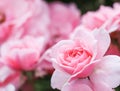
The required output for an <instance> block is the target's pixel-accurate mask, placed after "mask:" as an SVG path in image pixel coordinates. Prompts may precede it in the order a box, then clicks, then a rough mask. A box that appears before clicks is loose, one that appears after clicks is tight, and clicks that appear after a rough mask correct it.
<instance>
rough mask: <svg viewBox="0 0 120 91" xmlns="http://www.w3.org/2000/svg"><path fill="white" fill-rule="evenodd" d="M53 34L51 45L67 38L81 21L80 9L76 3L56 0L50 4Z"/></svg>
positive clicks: (50, 27) (51, 33)
mask: <svg viewBox="0 0 120 91" xmlns="http://www.w3.org/2000/svg"><path fill="white" fill-rule="evenodd" d="M49 12H50V26H49V31H48V32H49V33H50V35H51V39H50V42H51V43H50V45H53V44H54V43H57V42H58V41H60V40H62V39H67V38H68V37H69V34H70V33H71V32H72V31H73V29H74V28H75V27H76V26H77V25H78V24H79V23H80V11H79V10H78V9H77V7H76V6H75V5H74V4H69V5H66V4H63V3H60V2H54V3H50V4H49Z"/></svg>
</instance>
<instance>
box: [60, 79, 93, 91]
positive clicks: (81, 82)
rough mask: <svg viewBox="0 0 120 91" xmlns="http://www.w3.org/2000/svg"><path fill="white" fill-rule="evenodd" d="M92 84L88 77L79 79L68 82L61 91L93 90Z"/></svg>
mask: <svg viewBox="0 0 120 91" xmlns="http://www.w3.org/2000/svg"><path fill="white" fill-rule="evenodd" d="M91 86H92V84H91V83H90V81H89V80H88V79H78V80H73V81H72V82H70V83H66V84H65V85H64V87H63V88H62V90H61V91H93V90H92V87H91Z"/></svg>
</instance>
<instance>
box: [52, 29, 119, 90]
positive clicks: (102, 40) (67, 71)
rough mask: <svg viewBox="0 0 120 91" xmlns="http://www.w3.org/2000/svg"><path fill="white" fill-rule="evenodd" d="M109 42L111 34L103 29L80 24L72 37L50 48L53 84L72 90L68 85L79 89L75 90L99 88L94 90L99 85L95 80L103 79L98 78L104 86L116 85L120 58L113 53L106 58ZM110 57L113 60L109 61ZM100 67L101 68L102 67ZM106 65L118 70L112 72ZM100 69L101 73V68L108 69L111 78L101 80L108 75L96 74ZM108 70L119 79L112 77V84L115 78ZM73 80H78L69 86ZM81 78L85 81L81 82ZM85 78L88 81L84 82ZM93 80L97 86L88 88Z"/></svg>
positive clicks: (112, 86)
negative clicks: (91, 30)
mask: <svg viewBox="0 0 120 91" xmlns="http://www.w3.org/2000/svg"><path fill="white" fill-rule="evenodd" d="M109 45H110V37H109V34H108V33H107V32H106V31H105V30H104V29H99V30H94V31H93V32H88V31H86V30H83V29H82V28H81V27H78V28H77V29H76V30H75V32H73V34H72V35H71V39H70V40H62V41H60V42H58V43H57V44H56V45H55V46H53V48H52V49H51V55H52V61H53V66H54V68H55V71H54V73H53V76H52V80H51V85H52V87H53V88H58V89H60V90H62V91H70V90H66V85H68V87H70V88H71V87H72V88H76V90H75V91H100V90H93V89H98V88H97V86H99V85H97V83H96V80H94V79H99V78H100V79H101V80H98V83H99V84H100V86H101V87H102V88H106V89H111V88H114V87H117V86H118V83H119V82H118V81H120V80H119V79H120V77H118V75H117V73H116V70H117V71H118V72H119V71H120V70H119V69H116V67H118V66H120V58H119V57H117V56H113V55H112V56H106V57H104V54H105V53H106V51H107V49H108V47H109ZM109 60H110V62H108V61H109ZM114 61H115V63H114ZM107 62H108V64H107ZM109 63H110V65H109ZM112 63H114V64H115V65H116V67H115V65H113V66H112V65H111V64H112ZM117 63H118V64H117ZM102 65H104V66H103V67H102ZM99 66H100V67H101V68H99ZM107 67H108V68H109V67H112V68H113V69H115V71H114V70H113V71H112V70H111V69H108V70H107V69H106V68H107ZM97 69H98V72H99V70H102V71H105V72H106V74H107V77H108V79H106V81H105V82H104V80H103V81H102V77H103V76H104V75H105V73H104V72H103V73H101V74H103V76H102V75H101V74H100V76H99V73H96V72H97ZM107 72H108V73H107ZM109 72H111V73H110V74H111V75H115V76H117V78H115V79H113V80H112V81H113V82H114V81H115V82H114V83H113V84H110V83H112V81H111V80H110V78H111V79H112V76H109V75H108V74H109ZM98 76H99V78H98ZM109 77H110V78H109ZM92 78H94V79H92ZM103 78H106V77H103ZM113 78H114V77H113ZM74 80H78V81H77V83H74V84H77V85H70V84H72V83H71V82H73V81H74ZM79 80H81V81H82V82H81V81H80V82H79ZM83 80H85V82H84V83H83ZM87 80H88V82H87ZM117 80H118V81H117ZM101 81H102V82H101ZM107 81H109V82H107ZM91 83H92V84H94V85H91V86H90V87H89V85H90V84H91ZM104 83H105V84H106V85H108V87H106V85H105V86H104ZM79 84H83V85H82V86H84V84H86V85H85V87H83V89H80V87H81V86H79ZM74 86H76V87H74ZM68 87H67V88H68ZM64 89H65V90H64ZM85 89H89V90H85ZM71 91H73V89H71ZM105 91H111V90H105Z"/></svg>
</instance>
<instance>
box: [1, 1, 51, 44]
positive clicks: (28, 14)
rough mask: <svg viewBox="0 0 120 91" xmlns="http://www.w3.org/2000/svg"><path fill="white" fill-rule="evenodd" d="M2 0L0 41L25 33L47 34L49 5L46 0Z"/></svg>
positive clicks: (22, 35) (21, 35)
mask: <svg viewBox="0 0 120 91" xmlns="http://www.w3.org/2000/svg"><path fill="white" fill-rule="evenodd" d="M0 2H1V3H0V24H1V25H0V43H3V42H4V41H5V40H6V39H9V38H10V39H11V38H12V39H16V38H21V37H24V36H25V35H33V36H39V35H43V34H44V35H45V33H46V32H45V30H46V29H47V25H48V23H49V18H48V7H47V4H46V3H45V2H44V1H41V0H19V1H16V0H12V1H10V0H0ZM6 6H7V7H6ZM11 11H12V12H11Z"/></svg>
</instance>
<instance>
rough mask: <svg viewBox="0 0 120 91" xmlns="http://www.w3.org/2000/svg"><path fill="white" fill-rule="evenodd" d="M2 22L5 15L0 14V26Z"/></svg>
mask: <svg viewBox="0 0 120 91" xmlns="http://www.w3.org/2000/svg"><path fill="white" fill-rule="evenodd" d="M3 22H5V14H4V13H2V12H0V24H2V23H3Z"/></svg>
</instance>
